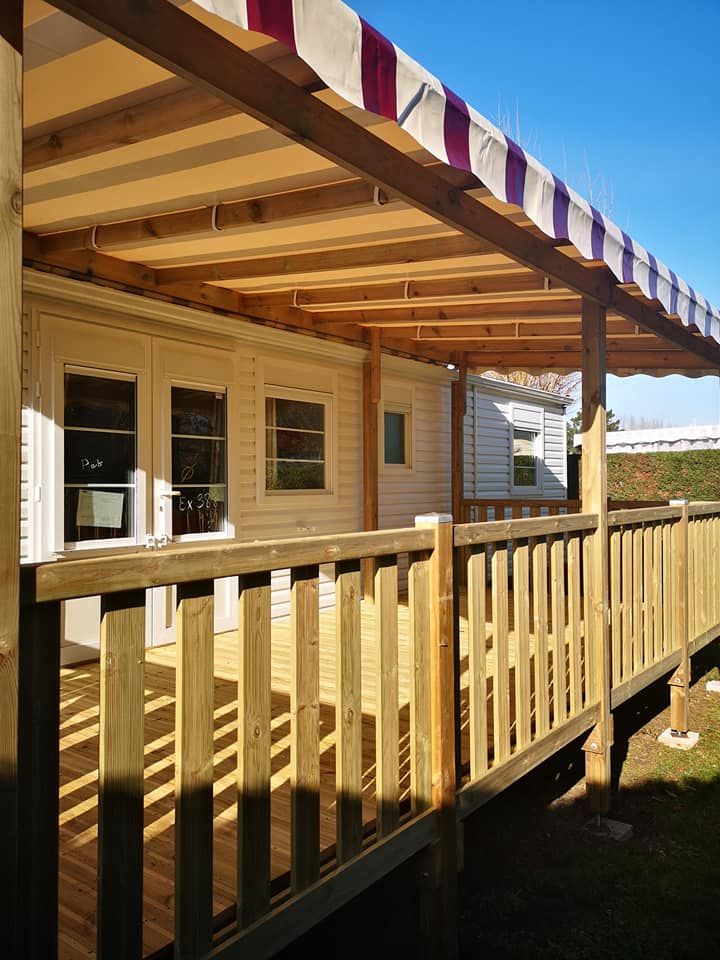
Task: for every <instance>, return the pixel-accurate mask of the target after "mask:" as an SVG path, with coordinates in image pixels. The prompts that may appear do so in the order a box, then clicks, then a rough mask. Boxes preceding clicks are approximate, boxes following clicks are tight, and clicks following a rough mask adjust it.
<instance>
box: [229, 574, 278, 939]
mask: <svg viewBox="0 0 720 960" xmlns="http://www.w3.org/2000/svg"><path fill="white" fill-rule="evenodd" d="M270 591H271V577H270V573H269V572H263V573H255V574H248V575H247V576H242V577H240V580H239V595H238V641H239V642H238V771H237V776H238V811H237V812H238V834H237V841H238V850H237V857H238V868H237V876H238V923H239V925H240V926H241V927H246V926H249V925H250V924H251V923H253V921H254V920H257V919H258V918H260V917H261V916H263V914H265V913H266V912H267V911H268V910H269V908H270V795H271V794H270V775H271V747H272V736H271V718H272V712H271V711H272V700H271V697H272V693H271V662H272V659H271V653H272V650H271V633H270V600H271V596H270Z"/></svg>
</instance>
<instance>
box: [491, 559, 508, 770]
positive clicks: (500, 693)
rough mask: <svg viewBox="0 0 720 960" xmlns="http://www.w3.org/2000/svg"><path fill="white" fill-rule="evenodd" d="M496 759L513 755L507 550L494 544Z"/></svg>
mask: <svg viewBox="0 0 720 960" xmlns="http://www.w3.org/2000/svg"><path fill="white" fill-rule="evenodd" d="M492 629H493V653H494V661H495V662H494V664H493V758H494V764H495V766H497V765H498V764H500V763H504V762H505V761H506V760H508V759H509V757H510V651H509V649H508V647H509V637H508V550H507V546H506V545H505V544H504V543H497V544H495V548H494V550H493V555H492Z"/></svg>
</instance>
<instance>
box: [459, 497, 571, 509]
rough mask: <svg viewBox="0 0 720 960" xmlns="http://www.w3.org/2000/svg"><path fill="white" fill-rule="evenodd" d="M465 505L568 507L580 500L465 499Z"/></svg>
mask: <svg viewBox="0 0 720 960" xmlns="http://www.w3.org/2000/svg"><path fill="white" fill-rule="evenodd" d="M463 503H464V504H465V505H466V506H469V507H473V506H479V507H485V506H489V507H491V506H500V505H504V506H506V507H513V506H517V505H518V504H522V506H523V507H566V506H569V505H571V504H577V503H579V501H578V500H540V499H537V498H536V497H514V498H513V497H465V499H464V500H463Z"/></svg>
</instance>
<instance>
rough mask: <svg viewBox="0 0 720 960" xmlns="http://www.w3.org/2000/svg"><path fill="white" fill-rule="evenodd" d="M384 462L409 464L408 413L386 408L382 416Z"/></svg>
mask: <svg viewBox="0 0 720 960" xmlns="http://www.w3.org/2000/svg"><path fill="white" fill-rule="evenodd" d="M383 431H384V442H385V463H386V464H391V465H392V464H399V465H401V466H409V464H410V449H409V448H410V414H409V413H405V412H400V411H397V410H386V411H385V415H384V418H383Z"/></svg>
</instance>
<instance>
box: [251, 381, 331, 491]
mask: <svg viewBox="0 0 720 960" xmlns="http://www.w3.org/2000/svg"><path fill="white" fill-rule="evenodd" d="M265 424H266V430H265V446H266V449H265V489H266V490H323V489H325V405H324V404H322V403H307V402H305V401H304V400H284V399H281V398H279V397H268V398H267V399H266V401H265Z"/></svg>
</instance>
